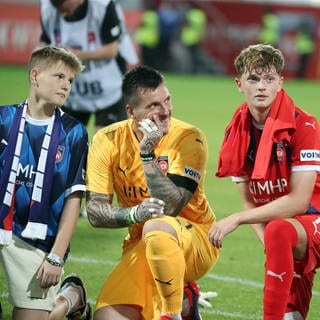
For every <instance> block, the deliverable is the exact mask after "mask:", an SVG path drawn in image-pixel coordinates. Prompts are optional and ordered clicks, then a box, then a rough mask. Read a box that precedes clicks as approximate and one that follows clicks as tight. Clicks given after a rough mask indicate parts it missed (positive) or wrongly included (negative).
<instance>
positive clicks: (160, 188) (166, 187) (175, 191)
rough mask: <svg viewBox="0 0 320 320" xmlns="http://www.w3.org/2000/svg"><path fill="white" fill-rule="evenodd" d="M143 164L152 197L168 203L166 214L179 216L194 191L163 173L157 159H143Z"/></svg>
mask: <svg viewBox="0 0 320 320" xmlns="http://www.w3.org/2000/svg"><path fill="white" fill-rule="evenodd" d="M142 166H143V170H144V175H145V178H146V181H147V185H148V188H149V192H150V193H151V195H152V197H155V198H158V199H161V200H163V201H164V202H165V203H166V206H165V213H166V215H169V216H177V215H178V214H179V213H180V212H181V210H182V209H183V208H184V207H185V206H186V204H187V203H188V202H189V201H190V199H191V198H192V196H193V193H192V192H191V191H189V190H187V189H185V188H183V187H178V186H176V185H175V184H174V183H173V182H172V181H171V180H170V179H169V178H168V177H167V176H166V175H164V174H163V173H162V171H161V169H160V167H159V165H158V163H157V161H156V160H152V161H142Z"/></svg>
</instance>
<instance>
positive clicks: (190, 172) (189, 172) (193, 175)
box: [183, 167, 201, 183]
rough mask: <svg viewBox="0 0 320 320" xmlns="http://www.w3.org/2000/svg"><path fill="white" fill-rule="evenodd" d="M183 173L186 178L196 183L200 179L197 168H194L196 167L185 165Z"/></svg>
mask: <svg viewBox="0 0 320 320" xmlns="http://www.w3.org/2000/svg"><path fill="white" fill-rule="evenodd" d="M183 175H184V176H185V177H188V178H190V179H192V180H194V181H196V182H198V183H199V181H200V179H201V174H200V172H199V171H198V170H196V169H193V168H191V167H185V168H184V172H183Z"/></svg>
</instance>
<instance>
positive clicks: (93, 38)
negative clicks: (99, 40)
mask: <svg viewBox="0 0 320 320" xmlns="http://www.w3.org/2000/svg"><path fill="white" fill-rule="evenodd" d="M88 42H96V35H95V33H94V32H93V31H89V32H88Z"/></svg>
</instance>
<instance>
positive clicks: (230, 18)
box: [191, 1, 320, 79]
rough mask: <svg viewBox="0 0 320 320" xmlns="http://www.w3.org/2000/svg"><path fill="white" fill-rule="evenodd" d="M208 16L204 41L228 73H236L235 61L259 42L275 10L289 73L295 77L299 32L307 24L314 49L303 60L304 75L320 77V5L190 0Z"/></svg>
mask: <svg viewBox="0 0 320 320" xmlns="http://www.w3.org/2000/svg"><path fill="white" fill-rule="evenodd" d="M191 2H192V3H193V4H194V5H195V6H197V7H199V8H201V9H202V10H203V11H204V12H205V13H206V15H207V19H208V26H207V33H206V37H205V41H204V46H205V48H206V50H207V52H208V53H209V54H210V56H212V57H213V58H214V61H216V63H219V64H221V65H222V66H224V68H225V72H226V73H227V74H233V73H234V67H233V60H234V58H235V56H236V55H237V54H238V53H239V52H240V50H241V49H243V48H244V47H246V46H248V45H250V44H254V43H257V42H258V41H259V34H260V32H261V29H262V18H263V16H264V14H265V13H266V12H268V11H269V12H272V13H273V14H275V15H276V16H277V18H278V23H279V29H280V38H279V41H278V43H277V47H278V48H279V49H281V51H282V52H283V53H284V56H285V58H286V62H287V64H286V76H288V77H295V76H296V74H297V69H298V65H299V58H300V55H299V52H298V50H297V47H296V41H297V40H296V39H297V32H298V30H299V28H300V27H301V26H306V25H307V26H308V28H309V29H310V32H311V34H312V37H313V42H314V46H315V47H314V51H313V53H312V54H311V55H310V57H309V59H308V60H307V61H306V62H304V63H305V66H306V69H305V74H304V76H305V77H308V78H311V79H319V78H320V59H319V53H320V51H319V44H320V25H319V22H320V7H319V6H318V7H314V6H310V5H309V6H308V5H292V4H287V5H284V4H279V3H280V2H281V1H278V2H277V3H275V1H268V2H267V1H265V2H264V3H252V2H251V3H250V2H248V1H247V2H239V1H191Z"/></svg>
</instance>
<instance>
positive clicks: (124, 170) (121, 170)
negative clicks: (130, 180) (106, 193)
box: [118, 167, 128, 175]
mask: <svg viewBox="0 0 320 320" xmlns="http://www.w3.org/2000/svg"><path fill="white" fill-rule="evenodd" d="M118 169H119V170H120V172H122V173H123V174H124V175H126V171H127V170H128V168H125V169H121V168H120V167H118Z"/></svg>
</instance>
